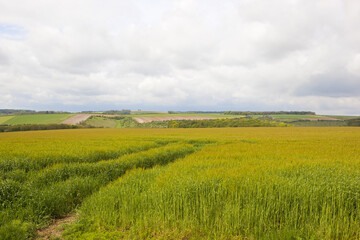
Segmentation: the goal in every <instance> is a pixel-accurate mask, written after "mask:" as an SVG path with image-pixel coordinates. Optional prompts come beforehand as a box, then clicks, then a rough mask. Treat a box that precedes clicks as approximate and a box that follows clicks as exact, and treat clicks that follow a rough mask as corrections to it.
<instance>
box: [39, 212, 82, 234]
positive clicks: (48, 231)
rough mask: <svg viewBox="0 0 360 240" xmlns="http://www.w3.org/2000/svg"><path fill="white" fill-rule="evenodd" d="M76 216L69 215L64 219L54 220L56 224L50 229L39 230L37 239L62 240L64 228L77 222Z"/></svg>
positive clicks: (49, 227)
mask: <svg viewBox="0 0 360 240" xmlns="http://www.w3.org/2000/svg"><path fill="white" fill-rule="evenodd" d="M75 219H76V215H75V214H74V215H68V216H65V217H63V218H59V219H56V220H54V222H53V223H52V224H51V225H49V226H48V227H46V228H44V229H41V230H38V231H37V234H38V237H37V238H36V239H41V240H50V239H61V233H62V232H63V226H64V225H66V224H69V223H72V222H73V221H75Z"/></svg>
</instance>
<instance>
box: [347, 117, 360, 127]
mask: <svg viewBox="0 0 360 240" xmlns="http://www.w3.org/2000/svg"><path fill="white" fill-rule="evenodd" d="M346 122H347V125H348V126H350V127H360V118H353V119H349V120H346Z"/></svg>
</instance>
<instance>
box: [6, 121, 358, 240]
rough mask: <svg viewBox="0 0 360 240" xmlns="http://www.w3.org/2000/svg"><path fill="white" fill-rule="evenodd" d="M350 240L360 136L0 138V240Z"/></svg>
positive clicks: (99, 132) (151, 133) (274, 132)
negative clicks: (54, 228)
mask: <svg viewBox="0 0 360 240" xmlns="http://www.w3.org/2000/svg"><path fill="white" fill-rule="evenodd" d="M69 214H71V215H73V216H75V218H76V220H75V221H74V222H72V223H71V224H69V225H67V226H65V227H64V230H63V231H62V237H61V238H63V239H359V238H360V234H359V233H360V129H359V128H350V127H347V128H341V127H338V128H326V127H322V128H292V127H288V128H221V129H75V130H54V131H41V132H14V133H2V134H0V239H36V238H37V237H38V236H37V234H36V231H37V229H41V228H44V227H46V226H47V225H49V224H51V222H52V220H53V219H56V218H61V217H63V216H66V215H69Z"/></svg>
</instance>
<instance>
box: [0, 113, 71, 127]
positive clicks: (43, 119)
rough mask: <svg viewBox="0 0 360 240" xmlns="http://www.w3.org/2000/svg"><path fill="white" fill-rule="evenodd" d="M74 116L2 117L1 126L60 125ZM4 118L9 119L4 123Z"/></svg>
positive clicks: (33, 115) (31, 115)
mask: <svg viewBox="0 0 360 240" xmlns="http://www.w3.org/2000/svg"><path fill="white" fill-rule="evenodd" d="M72 115H73V114H26V115H14V116H3V117H0V124H7V125H18V124H50V123H60V122H62V121H63V120H65V119H67V118H69V117H71V116H72ZM3 118H8V119H6V121H2V119H3Z"/></svg>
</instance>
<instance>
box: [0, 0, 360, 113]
mask: <svg viewBox="0 0 360 240" xmlns="http://www.w3.org/2000/svg"><path fill="white" fill-rule="evenodd" d="M1 24H2V25H1ZM1 26H3V27H2V28H1ZM4 26H7V28H5V27H4ZM9 26H10V28H9ZM359 27H360V3H359V2H358V1H356V0H346V1H341V0H330V1H329V0H319V1H310V0H306V1H299V0H275V1H265V0H251V1H250V0H238V1H235V0H230V1H217V0H210V1H205V0H173V1H165V0H157V1H145V0H143V1H136V2H135V1H127V0H122V1H115V0H110V1H105V2H104V1H99V0H91V1H85V0H79V1H75V2H74V1H69V0H65V1H61V2H59V1H53V0H41V1H40V0H39V1H35V2H34V1H33V2H26V1H25V2H24V1H20V0H13V1H5V0H0V70H1V71H0V94H1V95H2V96H4V97H3V98H2V100H1V101H0V104H1V106H2V107H4V108H10V107H17V108H24V107H27V108H36V109H45V108H52V109H59V110H67V109H69V110H73V109H76V110H81V109H84V110H85V109H86V110H89V109H93V108H97V109H101V108H102V109H106V108H114V109H115V108H129V107H133V108H143V109H144V108H152V109H161V110H166V109H170V108H171V109H173V110H176V109H182V110H186V109H192V110H195V109H214V110H229V109H234V110H235V109H237V110H243V109H244V110H277V109H279V110H280V109H281V110H287V109H289V110H296V109H299V110H314V111H317V112H320V113H321V112H326V113H347V114H356V113H358V112H357V109H359V108H360V96H359V90H360V89H359V88H360V85H359V84H358V82H360V79H359V76H360V68H359V66H360V65H359V64H360V61H359V59H360V58H359V53H360V44H359V42H360V33H359V31H357V29H358V28H359ZM20 30H21V31H20ZM12 36H13V37H12ZM19 36H21V37H19ZM319 76H321V78H320V77H319ZM314 79H315V80H314ZM336 79H338V80H336Z"/></svg>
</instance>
